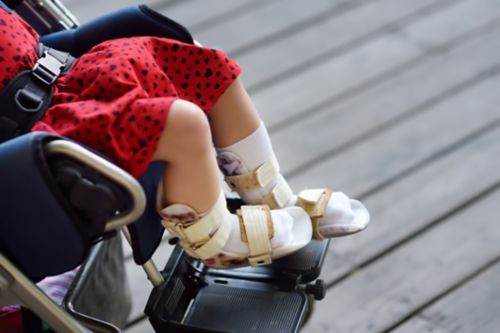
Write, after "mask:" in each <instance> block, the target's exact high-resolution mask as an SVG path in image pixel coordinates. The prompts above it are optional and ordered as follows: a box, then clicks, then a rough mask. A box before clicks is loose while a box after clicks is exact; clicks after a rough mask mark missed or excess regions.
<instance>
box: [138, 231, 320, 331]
mask: <svg viewBox="0 0 500 333" xmlns="http://www.w3.org/2000/svg"><path fill="white" fill-rule="evenodd" d="M328 245H329V242H328V241H325V242H317V241H313V242H311V243H310V244H309V245H308V246H307V247H305V248H304V249H302V250H301V251H299V252H297V253H295V254H293V255H291V256H289V257H287V258H283V259H280V260H277V261H276V262H275V263H273V264H272V265H270V266H261V267H249V268H242V269H227V270H219V269H212V268H208V267H206V266H204V265H203V264H201V263H200V262H198V261H195V260H193V259H191V258H189V257H188V256H187V255H186V254H185V253H184V251H183V250H182V249H181V248H180V247H179V246H177V247H176V249H175V250H174V252H173V253H172V255H171V256H170V260H169V261H168V263H167V266H166V267H165V269H164V270H163V272H162V274H163V276H164V278H165V282H164V283H163V284H162V285H160V286H158V287H156V288H154V289H153V291H152V293H151V295H150V297H149V300H148V304H147V306H146V309H145V313H146V315H147V316H148V317H149V320H150V322H151V324H152V326H153V328H154V329H155V331H156V332H159V333H160V332H161V333H168V332H176V333H177V332H283V333H290V332H298V330H299V328H300V327H301V325H302V324H303V322H304V320H305V317H306V313H307V312H308V307H309V306H310V302H311V297H309V295H308V294H311V295H313V296H314V298H315V299H317V300H319V299H321V298H322V297H323V296H324V289H325V288H324V285H323V284H322V281H321V280H316V283H315V284H306V283H308V282H311V281H312V280H314V279H316V278H317V277H318V275H319V273H320V271H321V266H322V264H323V259H324V256H325V254H326V251H327V249H328Z"/></svg>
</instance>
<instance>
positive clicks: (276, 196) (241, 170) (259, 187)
mask: <svg viewBox="0 0 500 333" xmlns="http://www.w3.org/2000/svg"><path fill="white" fill-rule="evenodd" d="M209 119H210V126H211V128H212V133H213V134H212V136H213V139H214V143H215V145H216V147H217V148H218V149H217V152H218V163H219V166H220V168H221V170H222V171H223V173H224V174H225V175H226V180H227V181H228V184H229V185H230V186H231V187H232V188H233V189H234V190H235V191H237V192H238V193H239V195H240V196H241V198H242V199H243V201H245V202H246V203H250V204H261V203H263V204H267V205H269V206H270V207H272V208H281V207H287V206H291V205H295V204H299V205H301V206H302V207H304V208H305V209H306V210H308V212H309V213H310V215H311V217H313V221H314V222H315V223H314V224H315V236H316V238H320V239H321V238H323V236H325V237H335V236H343V235H348V234H352V233H355V232H358V231H361V230H363V229H364V228H365V227H366V226H367V224H368V221H369V215H368V212H367V211H366V209H365V208H364V206H363V205H362V204H361V203H359V202H358V201H355V200H351V199H349V198H348V197H347V196H346V195H345V194H343V193H341V192H333V193H332V192H331V191H329V190H326V189H321V190H309V191H304V192H301V194H299V199H298V200H297V196H295V195H293V194H292V191H291V189H290V187H289V186H288V184H287V183H286V181H285V180H284V178H283V176H282V175H281V174H280V173H279V166H278V163H277V161H276V158H275V155H274V152H273V149H272V145H271V141H270V139H269V135H268V133H267V131H266V129H265V126H264V124H263V123H262V122H261V120H260V117H259V115H258V113H257V111H256V109H255V106H254V104H253V103H252V101H251V99H250V97H249V96H248V94H247V92H246V91H245V88H244V86H243V84H242V83H241V81H240V80H239V79H237V80H236V81H235V82H234V83H233V84H232V85H231V86H230V87H229V88H228V89H227V90H226V92H225V93H224V94H223V95H222V96H221V98H220V99H219V100H218V102H217V104H216V105H215V107H214V108H213V110H212V111H211V113H210V114H209ZM259 168H261V171H262V173H264V172H263V170H265V173H266V174H267V175H269V173H271V174H272V173H273V172H274V177H269V176H267V179H266V180H265V181H263V182H260V181H259V182H260V183H258V184H256V183H255V181H252V179H255V178H256V176H255V174H254V175H251V176H248V175H249V173H251V172H253V171H256V170H258V169H259ZM252 170H253V171H252ZM269 170H271V171H269ZM242 175H247V177H242ZM249 179H250V180H249ZM252 182H253V183H254V184H253V185H249V184H250V183H252ZM313 207H316V209H313Z"/></svg>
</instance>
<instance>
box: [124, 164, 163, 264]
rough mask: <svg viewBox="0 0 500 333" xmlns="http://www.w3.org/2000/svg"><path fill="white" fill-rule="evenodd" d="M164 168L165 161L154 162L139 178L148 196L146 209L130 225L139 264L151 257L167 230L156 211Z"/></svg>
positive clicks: (133, 246) (135, 259) (135, 255)
mask: <svg viewBox="0 0 500 333" xmlns="http://www.w3.org/2000/svg"><path fill="white" fill-rule="evenodd" d="M164 168H165V164H164V163H163V162H153V163H151V164H150V166H149V168H148V170H147V172H146V174H145V175H144V176H142V177H141V178H140V179H139V183H140V184H141V186H142V188H143V190H144V193H145V195H146V198H147V200H146V209H145V211H144V213H143V214H142V216H141V217H140V218H139V219H138V220H137V221H136V222H135V223H132V224H131V225H129V226H128V229H129V231H130V235H131V238H132V248H133V253H134V261H135V262H136V263H137V264H138V265H142V264H144V263H145V262H146V261H148V260H149V259H150V258H151V256H152V255H153V253H154V251H155V250H156V248H157V247H158V245H159V244H160V242H161V238H162V236H163V232H164V231H165V229H164V228H163V226H162V225H161V223H160V216H159V215H158V213H157V211H156V191H157V189H158V184H159V182H160V179H161V177H162V175H163V170H164Z"/></svg>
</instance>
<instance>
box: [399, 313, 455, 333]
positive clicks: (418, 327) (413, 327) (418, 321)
mask: <svg viewBox="0 0 500 333" xmlns="http://www.w3.org/2000/svg"><path fill="white" fill-rule="evenodd" d="M397 331H398V333H402V332H406V333H414V332H429V333H449V331H446V330H444V329H443V328H441V327H439V326H437V325H434V324H432V323H430V322H429V321H427V320H426V319H425V318H423V317H421V316H415V317H413V318H412V320H411V321H410V322H409V323H408V325H405V326H404V329H403V328H401V330H400V329H398V330H397ZM391 332H393V331H391Z"/></svg>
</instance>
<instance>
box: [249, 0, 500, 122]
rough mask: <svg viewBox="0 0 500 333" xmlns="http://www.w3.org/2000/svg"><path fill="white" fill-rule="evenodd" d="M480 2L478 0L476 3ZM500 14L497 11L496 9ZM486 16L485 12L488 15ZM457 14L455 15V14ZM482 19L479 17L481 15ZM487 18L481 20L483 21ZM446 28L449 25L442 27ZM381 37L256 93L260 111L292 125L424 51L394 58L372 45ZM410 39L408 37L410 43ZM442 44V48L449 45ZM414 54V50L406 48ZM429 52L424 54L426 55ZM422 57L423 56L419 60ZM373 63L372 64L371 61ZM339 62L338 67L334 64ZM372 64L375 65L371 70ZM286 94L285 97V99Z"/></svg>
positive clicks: (270, 118) (411, 61)
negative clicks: (401, 57)
mask: <svg viewBox="0 0 500 333" xmlns="http://www.w3.org/2000/svg"><path fill="white" fill-rule="evenodd" d="M475 3H477V2H475ZM454 8H455V7H450V9H449V11H450V12H454ZM496 13H497V15H496V17H498V14H499V13H498V11H497V12H496ZM438 15H439V16H440V17H443V18H445V17H446V16H447V15H452V14H448V11H442V12H439V13H438ZM485 15H486V14H485ZM452 16H455V18H456V14H453V15H452ZM478 19H479V17H478ZM485 22H487V18H485V19H484V21H482V23H483V24H484V23H485ZM443 29H445V30H446V28H443ZM470 34H471V31H468V32H467V33H465V34H462V35H461V38H468V37H470V36H469V35H470ZM388 36H391V35H388ZM398 36H399V37H401V38H404V36H405V34H404V30H403V31H400V34H398ZM380 41H381V39H378V40H375V41H372V42H371V43H368V44H363V45H362V46H360V47H358V48H356V49H354V50H351V52H349V53H347V54H343V55H341V56H340V57H338V58H335V59H332V60H329V61H327V62H318V63H316V64H314V67H312V68H308V69H307V70H306V71H304V72H302V71H301V72H299V73H297V75H296V76H293V77H287V78H286V80H284V81H280V82H277V83H276V84H274V85H273V86H272V87H269V88H266V89H265V91H259V92H258V93H256V94H254V95H253V97H254V101H255V104H256V105H257V108H258V109H259V110H260V112H261V114H262V116H263V118H264V120H266V123H267V124H268V126H271V127H274V126H276V125H277V124H281V125H283V124H285V123H286V124H287V125H288V124H289V122H291V121H293V122H301V121H302V120H303V119H304V118H306V117H308V116H310V115H311V114H314V113H316V112H317V109H318V108H320V109H325V108H328V107H329V106H330V105H332V104H335V103H336V102H337V101H338V100H341V99H343V98H346V97H350V96H353V95H354V94H355V93H356V92H358V91H359V90H361V89H367V88H368V87H370V86H372V85H376V84H379V83H380V81H381V80H383V79H386V78H387V77H390V76H392V75H395V74H397V73H398V72H400V71H402V70H403V68H404V67H407V66H410V65H413V64H415V63H418V62H419V61H421V60H422V58H423V57H422V56H421V53H418V52H415V53H414V54H413V56H411V55H409V54H407V55H406V58H403V59H404V60H403V59H398V58H392V57H391V56H392V54H391V53H393V52H394V51H395V50H392V49H391V46H389V45H386V46H385V48H381V49H379V50H374V49H373V47H370V45H373V44H376V43H380ZM410 41H411V39H405V42H410ZM448 42H450V43H452V44H454V43H456V42H457V40H456V39H455V38H454V39H453V40H451V41H448ZM449 46H450V45H447V44H443V45H441V46H440V49H441V48H446V47H449ZM406 51H407V52H408V53H411V51H412V50H411V49H406ZM427 55H428V53H426V54H425V56H427ZM419 56H420V59H419ZM378 57H380V58H384V57H387V58H386V59H384V60H381V59H380V58H379V60H380V61H383V63H382V64H376V65H375V63H377V62H378V60H377V58H378ZM372 62H373V63H372ZM336 64H337V66H335V65H336ZM372 65H374V66H375V68H374V69H372V67H371V66H372ZM284 97H286V98H284Z"/></svg>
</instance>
